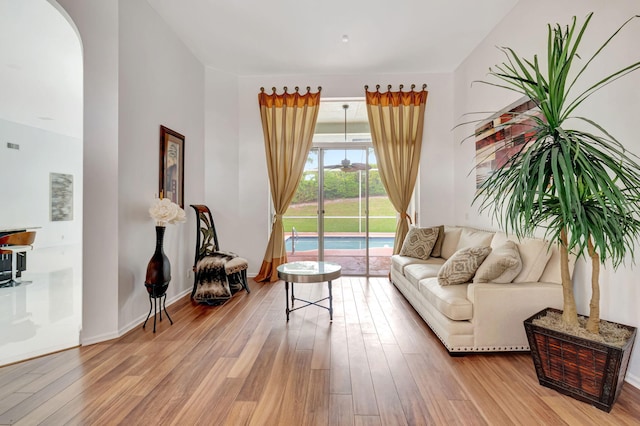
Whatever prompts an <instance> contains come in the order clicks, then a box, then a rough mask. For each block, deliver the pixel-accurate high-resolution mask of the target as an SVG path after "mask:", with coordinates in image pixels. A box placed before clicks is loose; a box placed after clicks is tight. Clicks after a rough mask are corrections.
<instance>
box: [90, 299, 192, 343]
mask: <svg viewBox="0 0 640 426" xmlns="http://www.w3.org/2000/svg"><path fill="white" fill-rule="evenodd" d="M189 293H191V289H190V288H188V289H186V290H183V291H181V292H180V293H178V294H176V295H175V296H173V297H171V298H170V299H167V300H166V304H167V305H169V306H171V305H173V304H174V303H175V302H177V301H178V300H179V299H180V298H182V297H183V296H184V295H186V294H189ZM146 318H147V314H142V315H140V316H139V317H138V318H135V319H134V320H132V321H130V322H129V323H128V324H127V325H125V326H124V327H121V328H120V329H119V330H118V331H117V332H115V333H105V334H101V335H99V336H93V337H91V338H89V339H84V338H83V337H82V332H81V333H80V345H82V346H89V345H93V344H96V343H100V342H105V341H107V340H111V339H117V338H118V337H121V336H124V335H125V334H127V333H128V332H129V331H131V330H133V329H134V328H135V327H141V326H142V323H143V322H144V320H145V319H146ZM149 319H151V317H149Z"/></svg>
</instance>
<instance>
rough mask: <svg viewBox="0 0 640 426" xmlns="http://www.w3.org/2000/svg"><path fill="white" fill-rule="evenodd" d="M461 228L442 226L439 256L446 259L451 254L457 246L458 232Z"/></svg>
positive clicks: (459, 232) (460, 231)
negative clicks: (442, 235) (442, 232)
mask: <svg viewBox="0 0 640 426" xmlns="http://www.w3.org/2000/svg"><path fill="white" fill-rule="evenodd" d="M461 233H462V228H458V227H451V226H445V227H444V239H443V240H442V249H441V250H440V257H442V258H443V259H448V258H450V257H451V256H453V253H455V252H456V248H457V247H458V241H459V240H460V234H461Z"/></svg>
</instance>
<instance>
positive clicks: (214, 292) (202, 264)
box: [193, 252, 236, 305]
mask: <svg viewBox="0 0 640 426" xmlns="http://www.w3.org/2000/svg"><path fill="white" fill-rule="evenodd" d="M234 257H236V255H234V254H233V253H226V252H213V253H211V254H210V255H209V256H207V257H204V258H202V259H200V260H199V261H198V263H197V265H196V288H195V290H194V294H193V299H194V300H195V301H197V302H200V303H207V304H210V305H216V304H221V303H224V302H226V301H227V300H229V299H230V298H231V295H232V292H231V288H230V287H229V281H228V279H227V273H226V271H225V265H226V264H227V262H228V261H230V260H231V259H233V258H234Z"/></svg>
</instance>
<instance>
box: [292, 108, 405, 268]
mask: <svg viewBox="0 0 640 426" xmlns="http://www.w3.org/2000/svg"><path fill="white" fill-rule="evenodd" d="M284 229H285V240H286V246H287V258H288V261H289V262H292V261H298V260H324V261H328V262H334V263H338V264H340V265H341V266H342V273H343V275H371V276H375V275H387V274H388V273H389V267H390V256H391V254H392V251H393V242H394V233H395V229H396V212H395V210H394V208H393V206H392V205H391V202H390V201H389V199H388V197H387V194H386V192H385V190H384V187H383V185H382V182H381V180H380V174H379V172H378V168H377V164H376V156H375V153H374V150H373V147H372V145H371V134H370V132H369V123H368V120H367V112H366V105H365V103H364V100H355V101H354V100H349V101H344V100H342V101H331V100H328V101H325V100H323V102H322V103H321V104H320V111H319V114H318V124H317V125H316V130H315V134H314V139H313V148H312V149H311V152H310V153H309V158H308V159H307V164H306V166H305V170H304V173H303V175H302V179H301V181H300V184H299V186H298V190H297V192H296V195H295V196H294V198H293V201H292V202H291V205H290V206H289V209H288V210H287V212H286V214H285V216H284Z"/></svg>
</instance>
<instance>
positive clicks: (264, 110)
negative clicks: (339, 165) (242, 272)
mask: <svg viewBox="0 0 640 426" xmlns="http://www.w3.org/2000/svg"><path fill="white" fill-rule="evenodd" d="M310 90H311V89H310V88H309V87H307V93H305V94H300V93H298V88H297V87H296V92H295V93H292V94H289V93H287V88H286V87H285V88H284V93H283V94H282V95H278V94H276V88H275V87H274V88H273V94H271V95H269V94H266V93H265V92H264V88H261V89H260V93H259V94H258V103H259V104H260V116H261V118H262V131H263V133H264V148H265V152H266V156H267V169H268V171H269V184H270V186H271V199H272V201H273V206H274V208H275V215H274V218H273V225H272V228H271V237H270V238H269V244H268V245H267V249H266V251H265V254H264V259H263V261H262V266H261V267H260V272H258V275H257V276H256V277H255V280H256V281H269V282H275V281H278V271H276V268H277V267H278V266H279V265H282V264H283V263H286V262H287V251H286V248H285V244H284V227H283V224H282V215H283V214H284V213H285V212H286V211H287V208H288V207H289V204H290V203H291V200H292V199H293V196H294V195H295V192H296V189H297V188H298V184H299V183H300V179H301V178H302V172H303V170H304V165H305V164H306V162H307V157H308V156H309V150H310V149H311V143H312V141H313V132H314V130H315V127H316V120H317V118H318V107H319V105H320V90H321V88H320V87H318V91H317V92H316V93H311V92H310Z"/></svg>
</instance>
